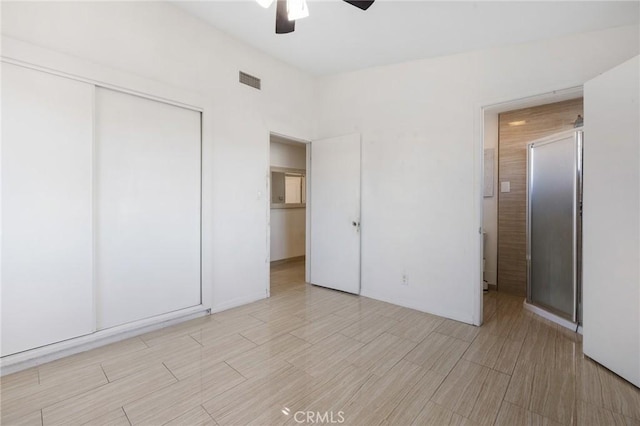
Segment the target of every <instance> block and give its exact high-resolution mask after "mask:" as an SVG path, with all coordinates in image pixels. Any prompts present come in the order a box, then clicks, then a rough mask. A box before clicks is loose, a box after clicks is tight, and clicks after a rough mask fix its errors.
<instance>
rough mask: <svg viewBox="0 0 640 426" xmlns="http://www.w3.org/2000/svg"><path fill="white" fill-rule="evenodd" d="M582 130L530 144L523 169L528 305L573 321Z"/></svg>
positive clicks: (577, 259) (576, 306)
mask: <svg viewBox="0 0 640 426" xmlns="http://www.w3.org/2000/svg"><path fill="white" fill-rule="evenodd" d="M581 153H582V131H570V132H563V133H560V134H558V135H555V136H551V137H549V138H545V139H541V140H539V141H535V142H532V143H531V144H529V146H528V167H527V172H528V173H527V174H528V176H527V178H528V179H527V225H528V226H527V265H528V283H527V284H528V285H527V298H528V301H529V303H532V304H534V305H537V306H539V307H541V308H544V309H546V310H548V311H550V312H552V313H554V314H556V315H559V316H562V317H564V318H566V319H569V320H571V321H573V322H577V320H578V305H577V300H578V299H577V295H578V286H579V279H580V277H579V268H578V265H579V254H580V251H579V248H580V247H579V245H580V193H581V166H580V164H581V161H582V154H581Z"/></svg>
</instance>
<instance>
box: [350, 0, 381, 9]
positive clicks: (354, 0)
mask: <svg viewBox="0 0 640 426" xmlns="http://www.w3.org/2000/svg"><path fill="white" fill-rule="evenodd" d="M344 1H346V2H347V3H349V4H350V5H352V6H355V7H357V8H358V9H362V10H367V9H369V7H371V5H372V4H373V2H374V1H375V0H344Z"/></svg>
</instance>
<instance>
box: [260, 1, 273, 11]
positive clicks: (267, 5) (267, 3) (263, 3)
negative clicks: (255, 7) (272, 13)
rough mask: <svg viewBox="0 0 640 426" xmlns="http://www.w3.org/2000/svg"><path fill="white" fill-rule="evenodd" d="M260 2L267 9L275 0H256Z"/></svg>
mask: <svg viewBox="0 0 640 426" xmlns="http://www.w3.org/2000/svg"><path fill="white" fill-rule="evenodd" d="M256 1H257V2H258V4H259V5H260V6H262V7H264V8H265V9H269V7H270V6H271V5H272V4H273V0H256Z"/></svg>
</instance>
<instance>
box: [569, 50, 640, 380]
mask: <svg viewBox="0 0 640 426" xmlns="http://www.w3.org/2000/svg"><path fill="white" fill-rule="evenodd" d="M639 76H640V59H639V57H638V56H636V57H635V58H634V59H632V60H630V61H628V62H625V63H624V64H622V65H620V66H619V67H616V68H615V69H613V70H611V71H609V72H607V73H605V74H603V75H601V76H598V77H596V78H595V79H593V80H592V81H590V82H589V83H587V84H586V85H585V87H584V106H585V111H584V117H585V136H584V205H583V211H584V215H583V309H582V312H583V323H584V353H585V355H588V356H589V357H591V358H593V359H594V360H596V361H598V362H599V363H601V364H603V365H604V366H605V367H607V368H609V369H610V370H612V371H614V372H615V373H617V374H619V375H620V376H622V377H624V378H625V379H627V380H629V381H630V382H632V383H634V384H635V385H636V386H640V167H638V166H639V165H640V107H639V103H640V99H639V96H638V95H639V92H640V84H639V79H640V78H639Z"/></svg>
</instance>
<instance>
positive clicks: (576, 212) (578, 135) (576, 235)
mask: <svg viewBox="0 0 640 426" xmlns="http://www.w3.org/2000/svg"><path fill="white" fill-rule="evenodd" d="M571 135H573V137H574V148H575V157H574V158H575V163H574V177H575V178H574V182H573V195H574V197H573V244H572V246H573V260H574V264H573V309H572V313H571V315H570V316H569V317H567V315H566V314H565V313H564V312H561V311H559V310H557V309H554V308H553V307H551V306H547V305H543V304H537V303H535V302H534V301H533V299H532V297H531V273H532V270H531V202H530V194H531V190H532V183H533V182H532V179H531V175H532V174H533V169H532V163H533V160H534V155H533V149H534V148H535V147H539V146H543V145H547V144H552V143H555V142H558V141H560V140H564V139H566V138H567V137H569V136H571ZM583 140H584V128H582V127H580V128H578V129H572V130H567V131H564V132H560V133H556V134H554V135H551V136H548V137H545V138H542V139H538V140H535V141H533V142H531V143H529V144H527V201H526V202H527V204H526V208H527V217H526V221H527V254H526V256H527V257H526V260H527V302H528V303H530V304H532V305H535V306H539V307H540V308H543V309H545V310H548V311H549V312H551V313H553V314H555V315H558V316H561V317H563V318H567V319H569V320H571V321H573V322H574V323H576V324H579V323H580V321H581V316H582V315H581V309H582V306H581V303H580V300H581V281H582V274H581V270H582V146H583Z"/></svg>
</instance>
